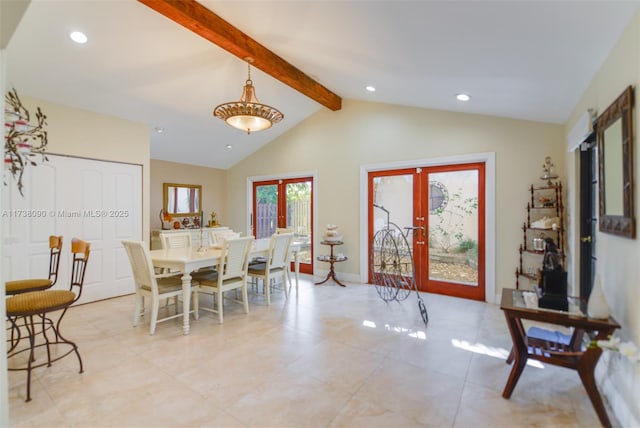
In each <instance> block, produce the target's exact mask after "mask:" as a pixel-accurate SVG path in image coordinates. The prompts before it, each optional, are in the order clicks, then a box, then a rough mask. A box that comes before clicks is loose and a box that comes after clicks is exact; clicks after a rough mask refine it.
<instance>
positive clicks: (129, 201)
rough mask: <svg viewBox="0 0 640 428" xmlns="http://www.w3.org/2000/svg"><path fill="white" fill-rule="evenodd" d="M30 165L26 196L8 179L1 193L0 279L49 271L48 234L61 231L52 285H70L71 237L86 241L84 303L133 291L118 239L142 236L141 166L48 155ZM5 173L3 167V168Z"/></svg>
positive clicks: (41, 274)
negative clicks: (0, 272)
mask: <svg viewBox="0 0 640 428" xmlns="http://www.w3.org/2000/svg"><path fill="white" fill-rule="evenodd" d="M48 158H49V162H45V163H39V164H38V166H37V167H28V168H27V171H26V172H25V176H24V178H23V182H24V189H23V191H24V197H23V196H21V195H20V193H19V192H18V190H17V187H16V186H15V183H14V182H13V181H12V180H13V179H12V178H11V177H5V180H6V181H7V182H8V184H9V185H8V186H7V189H6V190H7V191H6V192H5V193H4V197H5V198H6V199H7V200H6V201H5V202H6V203H5V204H3V206H4V207H6V209H5V210H3V212H2V220H3V228H4V236H5V242H4V261H3V265H4V269H5V275H4V279H5V280H11V279H19V278H29V277H43V276H44V277H46V275H47V269H48V266H49V261H48V258H49V248H48V240H49V235H62V236H63V240H64V241H63V249H62V254H63V257H62V258H61V262H60V274H59V278H58V283H57V284H56V288H60V289H65V288H67V287H68V286H69V275H70V267H71V255H70V251H71V250H70V248H71V239H72V238H74V237H76V238H80V239H83V240H86V241H89V242H90V243H91V255H90V256H89V263H88V265H87V271H86V276H85V282H84V291H83V295H82V299H81V302H89V301H94V300H99V299H105V298H109V297H114V296H119V295H123V294H129V293H131V292H133V279H132V276H131V268H130V267H129V262H128V259H127V257H126V253H125V252H124V249H123V248H122V245H121V244H120V241H121V240H123V239H135V240H142V166H141V165H130V164H123V163H116V162H104V161H97V160H90V159H80V158H73V157H65V156H55V155H49V156H48ZM5 175H6V172H5Z"/></svg>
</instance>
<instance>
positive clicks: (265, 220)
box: [255, 184, 278, 239]
mask: <svg viewBox="0 0 640 428" xmlns="http://www.w3.org/2000/svg"><path fill="white" fill-rule="evenodd" d="M255 191H256V228H255V229H256V239H261V238H270V237H271V235H273V234H274V233H275V232H276V228H277V227H278V185H277V184H267V185H259V186H256V190H255Z"/></svg>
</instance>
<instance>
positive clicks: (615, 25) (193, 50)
mask: <svg viewBox="0 0 640 428" xmlns="http://www.w3.org/2000/svg"><path fill="white" fill-rule="evenodd" d="M3 1H4V0H3ZM201 3H202V4H203V5H204V6H206V7H207V8H209V9H211V10H212V11H213V12H215V13H216V14H218V15H220V16H221V17H222V18H224V19H226V20H227V21H229V22H230V23H231V24H232V25H234V26H236V27H237V28H239V29H240V30H242V31H244V32H245V33H247V34H248V35H250V36H251V37H253V38H254V39H256V40H257V41H258V42H260V43H262V44H263V45H264V46H266V47H267V48H268V49H270V50H272V51H273V52H275V53H276V54H278V55H280V56H281V57H283V58H284V59H285V60H286V61H288V62H290V63H292V64H293V65H294V66H296V67H298V68H299V69H301V70H302V71H304V72H305V73H306V74H308V75H309V76H311V77H312V78H314V79H316V80H318V81H319V82H320V83H321V84H323V85H324V86H326V87H327V88H328V89H330V90H331V91H333V92H335V93H336V94H338V95H339V96H341V97H343V99H355V100H367V101H374V102H383V103H391V104H400V105H406V106H414V107H423V108H431V109H440V110H449V111H460V112H467V113H477V114H486V115H494V116H503V117H511V118H520V119H528V120H534V121H542V122H551V123H564V122H565V121H566V120H567V118H568V115H569V114H570V112H571V110H572V109H573V107H574V106H575V104H576V103H577V101H578V100H579V97H580V95H581V94H582V93H583V91H584V90H585V88H586V87H587V86H588V84H589V82H590V81H591V79H592V78H593V76H594V75H595V73H596V71H597V70H598V68H599V67H600V65H601V64H602V62H603V61H604V59H605V58H606V56H607V54H608V53H609V51H610V50H611V48H612V46H613V45H614V44H615V42H616V41H617V39H618V38H619V37H620V34H621V33H622V31H623V29H624V27H625V26H626V25H627V24H628V23H629V21H630V19H631V17H632V16H633V15H634V14H635V13H636V12H637V11H638V10H639V7H640V1H616V0H608V1H576V0H572V1H517V0H511V1H505V0H503V1H481V0H475V1H465V2H463V1H451V0H449V1H446V0H443V1H417V0H414V1H340V0H338V1H312V0H299V1H291V0H289V1H267V0H263V1H240V0H237V1H210V0H203V1H202V2H201ZM72 30H81V31H83V32H85V33H86V34H87V36H88V37H89V42H88V43H87V44H85V45H77V44H74V43H72V42H71V41H70V40H69V38H68V34H69V32H70V31H72ZM6 58H7V83H8V85H9V86H14V87H15V88H16V89H17V90H18V93H19V94H24V95H28V96H32V97H36V98H40V99H45V100H49V101H53V102H56V103H59V104H65V105H69V106H74V107H79V108H84V109H87V110H91V111H95V112H100V113H105V114H109V115H114V116H118V117H122V118H127V119H130V120H132V121H136V122H142V123H145V124H147V125H148V126H149V128H150V130H151V131H152V132H151V157H152V158H153V159H161V160H169V161H174V162H182V163H190V164H196V165H203V166H210V167H215V168H223V169H226V168H229V167H231V166H233V165H234V164H235V163H237V162H238V161H239V160H241V159H242V158H244V157H246V156H247V155H249V154H250V153H252V152H254V151H256V150H257V149H259V148H260V147H261V146H263V145H264V144H267V143H269V142H270V141H271V140H273V139H275V138H276V137H278V136H279V135H281V134H283V133H285V132H286V131H287V130H289V129H291V128H293V127H294V126H296V125H297V124H298V123H300V122H301V121H303V120H304V119H305V118H307V117H309V116H310V115H312V114H314V113H315V112H316V111H318V110H320V109H322V108H324V107H322V106H320V105H319V104H317V103H316V102H314V101H312V100H310V99H309V98H307V97H305V96H304V95H301V94H300V93H298V92H296V91H294V90H292V89H290V88H289V87H287V86H285V85H284V84H282V83H280V82H279V81H276V80H275V79H273V78H271V77H270V76H268V75H266V74H264V73H262V72H261V71H259V70H255V69H254V70H252V78H253V81H254V84H255V86H256V93H257V95H258V98H259V99H260V101H261V102H263V103H265V104H270V105H272V106H274V107H277V108H278V109H280V110H281V111H282V112H283V113H284V115H285V118H284V120H283V121H282V122H281V123H279V124H277V125H274V127H273V128H271V129H269V130H267V131H262V132H256V133H253V134H251V135H246V134H245V133H243V132H241V131H238V130H235V129H233V128H231V127H229V126H228V125H226V124H225V123H224V122H222V121H221V120H219V119H216V118H214V117H213V116H212V114H211V112H212V110H213V108H214V107H215V106H216V105H217V104H220V103H222V102H227V101H235V100H237V99H239V98H240V95H241V92H242V86H243V85H244V80H245V79H246V64H245V63H244V62H243V61H242V60H240V59H238V58H236V57H234V56H232V55H231V54H229V53H227V52H226V51H224V50H222V49H221V48H219V47H217V46H215V45H213V44H211V43H210V42H208V41H206V40H204V39H202V38H201V37H199V36H197V35H196V34H194V33H192V32H190V31H189V30H187V29H185V28H183V27H181V26H179V25H178V24H176V23H174V22H172V21H170V20H169V19H167V18H165V17H164V16H162V15H160V14H158V13H157V12H155V11H153V10H151V9H149V8H148V7H147V6H145V5H143V4H141V3H138V2H136V1H133V0H126V1H123V0H82V1H79V0H73V1H63V0H32V1H31V4H30V6H29V7H28V9H27V11H26V13H25V15H24V17H23V19H22V21H21V22H20V25H19V26H18V28H17V30H16V32H15V34H14V36H13V38H12V39H11V40H10V42H9V45H8V46H7V56H6ZM366 85H373V86H375V87H376V88H377V91H376V92H375V93H370V92H367V91H365V89H364V87H365V86H366ZM458 92H467V93H469V94H471V96H472V99H471V101H469V102H468V103H464V104H463V103H460V102H458V101H456V100H455V94H456V93H458ZM45 113H46V112H45ZM155 127H163V128H164V129H165V132H164V133H162V134H158V133H155V132H154V131H153V130H154V128H155ZM88 143H90V142H88ZM227 144H231V145H232V146H233V147H232V148H231V149H227V148H225V146H226V145H227Z"/></svg>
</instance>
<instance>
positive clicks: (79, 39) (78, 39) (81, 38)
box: [69, 31, 87, 45]
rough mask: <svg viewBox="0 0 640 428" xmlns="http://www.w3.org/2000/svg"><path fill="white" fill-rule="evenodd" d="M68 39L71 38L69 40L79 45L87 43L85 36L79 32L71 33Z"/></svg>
mask: <svg viewBox="0 0 640 428" xmlns="http://www.w3.org/2000/svg"><path fill="white" fill-rule="evenodd" d="M69 37H71V40H73V41H74V42H76V43H79V44H81V45H83V44H85V43H87V36H86V35H85V34H84V33H83V32H81V31H73V32H72V33H71V34H69Z"/></svg>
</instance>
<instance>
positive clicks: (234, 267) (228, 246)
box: [218, 236, 253, 280]
mask: <svg viewBox="0 0 640 428" xmlns="http://www.w3.org/2000/svg"><path fill="white" fill-rule="evenodd" d="M252 243H253V237H251V236H248V237H244V238H235V239H229V240H225V241H224V246H223V254H224V257H221V258H220V264H219V266H218V272H224V274H223V275H221V277H222V278H221V279H222V280H224V279H227V278H237V277H243V276H246V274H247V268H248V265H249V252H250V251H251V244H252Z"/></svg>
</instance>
